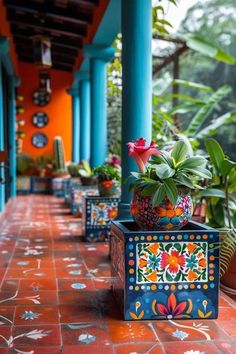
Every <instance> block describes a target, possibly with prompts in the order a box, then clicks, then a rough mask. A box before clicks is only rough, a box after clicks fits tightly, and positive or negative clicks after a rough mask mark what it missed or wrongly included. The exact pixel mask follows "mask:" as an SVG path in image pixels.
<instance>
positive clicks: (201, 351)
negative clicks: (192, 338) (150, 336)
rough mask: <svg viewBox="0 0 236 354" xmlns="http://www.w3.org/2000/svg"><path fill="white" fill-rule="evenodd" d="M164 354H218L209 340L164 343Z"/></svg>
mask: <svg viewBox="0 0 236 354" xmlns="http://www.w3.org/2000/svg"><path fill="white" fill-rule="evenodd" d="M165 351H166V354H173V353H175V354H219V351H218V350H217V348H216V346H215V345H214V344H212V343H211V342H207V341H204V342H201V343H198V342H178V343H176V342H175V343H174V342H173V343H165Z"/></svg>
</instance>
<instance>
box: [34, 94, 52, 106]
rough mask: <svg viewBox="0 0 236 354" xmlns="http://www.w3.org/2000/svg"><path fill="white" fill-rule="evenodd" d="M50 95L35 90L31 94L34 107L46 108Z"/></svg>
mask: <svg viewBox="0 0 236 354" xmlns="http://www.w3.org/2000/svg"><path fill="white" fill-rule="evenodd" d="M50 98H51V95H50V93H49V92H47V91H42V90H36V91H34V93H33V102H34V104H36V106H46V105H47V104H48V102H49V101H50Z"/></svg>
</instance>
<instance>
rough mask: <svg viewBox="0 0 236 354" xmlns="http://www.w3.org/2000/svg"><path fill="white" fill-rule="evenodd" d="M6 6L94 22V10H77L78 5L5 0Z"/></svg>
mask: <svg viewBox="0 0 236 354" xmlns="http://www.w3.org/2000/svg"><path fill="white" fill-rule="evenodd" d="M4 4H5V6H6V7H7V8H8V9H10V10H15V11H22V12H24V13H30V14H44V15H45V16H47V17H50V18H53V19H58V20H62V21H65V22H71V23H75V24H82V25H86V24H88V23H91V22H92V11H84V10H83V9H81V10H80V11H76V7H75V6H74V7H73V8H72V7H65V8H64V7H59V6H55V5H53V3H52V2H48V1H47V2H45V3H39V2H29V1H28V0H4Z"/></svg>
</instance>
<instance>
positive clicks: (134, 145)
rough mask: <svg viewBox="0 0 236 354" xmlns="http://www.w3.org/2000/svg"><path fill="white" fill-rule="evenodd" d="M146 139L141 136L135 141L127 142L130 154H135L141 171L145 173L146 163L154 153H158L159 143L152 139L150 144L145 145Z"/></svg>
mask: <svg viewBox="0 0 236 354" xmlns="http://www.w3.org/2000/svg"><path fill="white" fill-rule="evenodd" d="M145 143H146V139H144V138H139V139H138V140H136V141H134V142H130V143H127V145H128V148H129V156H133V157H134V159H135V161H136V162H137V165H138V168H139V171H140V172H142V173H145V171H146V168H145V165H146V163H147V161H148V160H149V158H150V157H151V156H152V155H158V154H159V151H158V150H157V145H156V144H155V143H154V141H151V143H150V145H149V146H145Z"/></svg>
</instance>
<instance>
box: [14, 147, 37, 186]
mask: <svg viewBox="0 0 236 354" xmlns="http://www.w3.org/2000/svg"><path fill="white" fill-rule="evenodd" d="M33 166H34V161H33V158H32V157H31V156H30V155H29V154H26V153H20V154H17V156H16V172H17V182H16V184H17V193H30V191H31V178H30V171H31V170H32V169H33Z"/></svg>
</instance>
